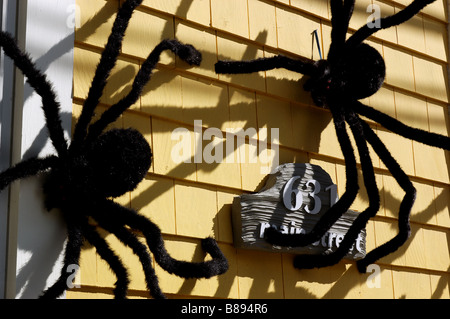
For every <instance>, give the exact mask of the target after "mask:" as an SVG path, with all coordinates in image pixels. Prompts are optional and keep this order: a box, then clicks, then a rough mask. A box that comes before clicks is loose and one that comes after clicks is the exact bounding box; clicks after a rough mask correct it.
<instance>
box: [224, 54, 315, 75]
mask: <svg viewBox="0 0 450 319" xmlns="http://www.w3.org/2000/svg"><path fill="white" fill-rule="evenodd" d="M278 68H284V69H287V70H290V71H294V72H297V73H301V74H305V75H309V76H311V75H313V74H314V71H315V70H316V67H315V66H314V63H313V62H311V61H308V60H304V61H302V60H294V59H291V58H288V57H286V56H283V55H276V56H273V57H270V58H259V59H255V60H250V61H218V62H217V63H216V64H215V71H216V73H218V74H244V73H253V72H259V71H269V70H273V69H278Z"/></svg>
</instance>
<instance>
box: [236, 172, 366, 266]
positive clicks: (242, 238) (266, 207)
mask: <svg viewBox="0 0 450 319" xmlns="http://www.w3.org/2000/svg"><path fill="white" fill-rule="evenodd" d="M337 200H338V194H337V186H336V185H335V184H333V182H332V180H331V177H330V175H328V173H327V172H325V171H324V170H323V169H322V168H321V167H320V166H317V165H313V164H284V165H280V166H278V167H277V170H276V172H275V173H274V174H271V175H269V177H268V179H267V182H266V184H265V186H264V187H263V189H261V190H260V191H259V192H258V193H255V194H243V195H241V196H239V197H236V198H235V199H234V202H233V213H232V218H233V232H234V243H235V246H236V247H239V248H246V249H256V250H265V251H271V252H289V253H301V254H327V253H330V252H333V251H334V250H336V249H337V248H338V247H339V244H340V243H341V242H342V240H343V239H344V236H345V234H346V233H347V230H348V229H349V228H350V226H351V225H352V224H353V221H354V220H355V219H356V217H357V216H358V213H356V212H354V211H351V210H349V211H347V212H346V213H345V214H344V215H342V217H341V218H339V219H338V220H337V221H336V223H335V224H334V225H333V226H332V227H331V228H330V229H329V230H328V232H327V233H325V235H324V236H323V237H322V238H321V240H319V241H317V242H315V243H313V244H311V245H309V246H305V247H280V246H274V245H271V244H269V243H268V242H267V241H266V240H265V239H264V232H265V230H266V229H268V228H270V227H275V228H276V229H278V230H279V231H281V232H282V233H284V234H301V233H307V232H309V231H311V229H312V228H313V227H314V225H315V224H316V223H317V222H318V221H319V220H320V218H321V217H322V215H323V214H324V213H325V212H326V211H327V210H328V209H329V208H330V207H331V206H333V205H334V204H335V203H336V202H337ZM365 255H366V231H365V229H364V230H362V231H361V232H360V234H359V236H358V238H357V239H356V241H355V243H354V244H353V246H352V248H351V249H350V250H349V252H348V254H347V256H346V258H348V259H359V258H363V257H364V256H365Z"/></svg>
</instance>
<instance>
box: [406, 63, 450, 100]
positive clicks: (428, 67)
mask: <svg viewBox="0 0 450 319" xmlns="http://www.w3.org/2000/svg"><path fill="white" fill-rule="evenodd" d="M413 61H414V74H415V77H414V78H415V81H416V92H417V93H420V94H423V95H426V96H429V97H432V98H433V99H437V100H439V101H443V102H448V84H447V66H446V65H443V64H440V63H437V62H434V61H430V60H427V59H424V58H421V57H417V56H414V57H413Z"/></svg>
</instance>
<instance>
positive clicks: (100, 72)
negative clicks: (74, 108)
mask: <svg viewBox="0 0 450 319" xmlns="http://www.w3.org/2000/svg"><path fill="white" fill-rule="evenodd" d="M141 3H142V0H127V1H125V3H124V4H123V5H122V6H121V7H120V9H119V10H118V12H117V15H116V19H115V20H114V24H113V27H112V30H111V34H110V35H109V38H108V42H107V43H106V46H105V49H104V50H103V52H102V55H101V57H100V62H99V64H98V65H97V69H96V70H95V75H94V79H93V80H92V84H91V87H90V89H89V92H88V96H87V98H86V100H85V102H84V105H83V110H82V111H81V115H80V118H79V119H78V122H77V124H76V126H75V130H74V134H73V138H72V144H71V149H72V148H73V149H75V148H77V147H79V146H80V144H81V143H82V142H83V140H84V138H85V137H86V132H87V127H88V125H89V122H90V121H91V119H92V116H93V115H94V110H95V108H96V106H97V105H98V103H99V101H100V97H101V96H102V94H103V89H104V88H105V86H106V81H107V79H108V77H109V75H110V73H111V70H112V69H113V68H114V66H115V65H116V61H117V57H118V56H119V54H120V49H121V47H122V40H123V37H124V35H125V30H126V29H127V27H128V23H129V21H130V19H131V16H132V14H133V11H134V9H136V8H137V7H138V6H139V5H140V4H141Z"/></svg>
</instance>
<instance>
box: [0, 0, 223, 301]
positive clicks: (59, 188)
mask: <svg viewBox="0 0 450 319" xmlns="http://www.w3.org/2000/svg"><path fill="white" fill-rule="evenodd" d="M141 2H142V0H127V1H125V2H124V4H123V5H122V6H121V8H120V9H119V11H118V12H117V16H116V19H115V21H114V24H113V28H112V31H111V34H110V36H109V38H108V42H107V44H106V46H105V49H104V51H103V53H102V55H101V58H100V62H99V64H98V66H97V69H96V72H95V76H94V79H93V81H92V85H91V87H90V89H89V93H88V96H87V98H86V101H85V103H84V105H83V110H82V113H81V116H80V118H79V120H78V122H77V124H76V127H75V131H74V135H73V138H72V141H71V144H70V146H68V143H67V141H66V139H65V138H64V133H63V129H62V126H61V121H60V117H59V116H60V114H59V108H60V107H59V103H58V102H57V101H56V95H55V93H54V92H53V90H52V87H51V84H50V83H49V82H48V80H47V78H46V76H45V75H44V74H42V73H41V72H40V71H38V70H37V69H36V67H35V65H34V63H33V62H32V61H31V59H30V58H29V56H28V55H27V54H25V53H23V52H22V51H21V50H20V49H19V48H18V47H17V44H16V43H15V41H14V40H13V39H12V38H11V36H10V35H8V34H7V33H4V32H2V33H0V46H1V47H3V49H4V51H5V54H6V55H7V56H9V57H10V58H11V59H12V60H13V61H14V63H15V64H16V66H17V67H18V68H19V69H20V70H21V71H22V72H23V73H24V75H25V76H26V77H27V78H28V82H29V83H30V85H31V86H32V87H33V88H34V89H35V90H36V92H37V93H38V94H39V96H40V97H41V98H42V104H43V106H42V108H43V111H44V114H45V117H46V123H47V127H48V131H49V135H50V139H51V141H52V143H53V146H54V147H55V149H56V152H57V155H52V156H48V157H45V158H31V159H28V160H25V161H22V162H20V163H18V164H17V165H15V166H13V167H11V168H9V169H7V170H6V171H4V172H3V173H1V174H0V191H1V190H3V189H4V188H5V187H6V186H8V185H9V184H10V183H11V182H13V181H14V180H17V179H21V178H26V177H29V176H32V175H36V174H38V173H40V172H44V171H48V174H47V177H46V180H45V182H44V187H43V189H44V193H45V196H46V202H45V204H46V208H47V209H51V208H59V209H60V210H61V212H62V214H63V217H64V219H65V221H66V223H67V229H68V239H67V243H66V248H65V255H64V265H63V268H62V270H61V276H60V277H59V279H58V280H57V281H56V283H55V284H54V285H53V286H51V287H50V288H48V289H47V290H46V291H44V293H43V295H42V296H41V297H46V298H56V297H58V296H60V295H61V294H62V293H63V292H64V291H65V290H66V289H67V286H66V283H67V280H68V278H69V275H70V271H67V270H68V269H67V268H68V266H70V265H71V264H75V265H78V264H79V258H80V252H81V247H82V245H83V241H84V239H86V240H87V241H88V242H89V243H91V244H92V245H93V246H94V247H95V248H96V250H97V253H98V254H99V255H100V257H101V258H103V259H104V260H105V261H106V262H107V263H108V264H109V266H110V267H111V269H112V270H113V272H114V273H115V275H116V277H117V282H116V284H115V289H114V296H115V297H116V298H124V297H126V294H127V289H128V284H129V278H128V274H127V270H126V268H125V267H124V266H123V264H122V262H121V260H120V259H119V257H118V256H117V255H116V254H115V253H114V252H113V250H112V249H111V248H110V247H109V245H108V243H107V242H106V241H105V240H104V239H103V238H102V237H101V236H100V235H99V234H98V232H97V231H96V229H95V226H93V225H91V224H89V222H88V219H89V218H90V217H92V218H93V219H94V220H95V221H96V222H97V223H98V225H99V226H100V227H102V228H104V229H105V230H107V231H109V232H110V233H112V234H114V235H115V236H116V237H117V238H118V239H119V240H120V241H121V242H122V243H123V244H125V245H126V246H128V247H130V248H131V249H132V250H133V252H134V253H135V254H136V255H137V256H138V257H139V260H140V262H141V263H142V267H143V270H144V273H145V280H146V284H147V287H148V289H149V291H150V293H151V295H152V296H153V297H154V298H164V297H165V296H164V294H163V293H162V291H161V289H160V287H159V284H158V278H157V277H156V274H155V271H154V269H153V267H152V261H151V257H150V254H149V252H148V249H147V247H146V246H145V245H144V244H142V243H141V242H140V241H139V240H138V239H137V237H136V236H135V235H134V234H133V233H132V232H131V231H130V229H129V228H131V229H135V230H139V231H141V232H142V233H143V235H144V236H145V239H146V241H147V245H148V248H149V249H150V251H151V252H152V253H153V255H154V257H155V260H156V262H157V263H158V264H159V265H160V266H161V267H162V268H163V269H164V270H166V271H167V272H169V273H172V274H175V275H177V276H180V277H183V278H209V277H211V276H216V275H220V274H222V273H224V272H226V271H227V269H228V262H227V260H226V258H225V256H224V255H223V254H222V252H221V250H220V249H219V247H218V245H217V243H216V241H215V240H214V239H212V238H206V239H203V240H202V247H203V249H204V250H205V251H206V252H207V253H209V254H210V255H211V257H212V259H211V260H209V261H205V262H199V263H191V262H186V261H178V260H175V259H173V258H172V257H171V256H170V255H169V254H168V252H167V251H166V249H165V247H164V241H163V238H162V236H161V231H160V229H159V228H158V226H157V225H155V224H154V223H153V222H151V221H150V220H149V219H147V218H146V217H144V216H143V215H140V214H138V213H137V212H135V211H133V210H131V209H128V208H125V207H123V206H121V205H118V204H116V203H114V202H113V201H112V200H110V199H108V197H117V196H120V195H122V194H124V193H125V192H128V191H131V190H133V189H134V188H135V187H136V186H137V185H138V184H139V183H140V182H141V180H142V179H143V178H144V177H145V175H146V174H147V171H148V169H149V168H150V164H151V159H152V152H151V149H150V146H149V145H148V143H147V141H146V140H145V139H144V137H143V136H142V135H141V134H140V133H139V132H138V131H136V130H134V129H112V130H110V131H107V132H105V133H103V130H104V129H105V128H106V127H107V125H108V124H109V123H111V122H113V121H115V120H116V119H117V118H118V117H119V116H120V115H121V114H122V113H123V112H124V111H125V110H126V109H127V108H128V107H129V106H130V105H132V104H133V103H134V102H136V101H137V99H138V98H139V96H140V94H141V92H142V89H143V87H144V86H145V84H146V83H147V82H148V81H149V80H150V77H151V72H152V70H153V68H154V67H155V66H156V64H157V63H158V61H159V57H160V55H161V53H162V52H163V51H164V50H170V51H172V52H173V53H175V54H176V55H177V56H178V57H180V58H181V59H183V60H184V61H186V62H187V63H189V64H191V65H199V64H200V61H201V54H200V53H199V52H198V51H197V50H195V48H194V47H192V46H191V45H184V44H181V43H180V42H178V41H176V40H164V41H162V42H161V43H160V44H159V45H158V46H157V47H156V48H155V49H154V50H153V51H152V52H151V53H150V55H149V56H148V58H147V59H146V60H145V62H144V63H143V64H142V66H141V68H140V70H139V72H138V74H137V75H136V77H135V79H134V82H133V85H132V88H131V91H130V92H129V93H128V95H126V96H125V97H124V98H123V99H122V100H120V101H119V102H118V103H116V104H115V105H113V106H111V107H110V108H109V109H108V110H106V111H105V112H104V113H103V114H102V115H101V117H100V119H98V120H97V121H96V122H94V123H93V124H91V125H89V123H90V121H91V119H92V117H93V115H94V110H95V108H96V106H97V105H98V103H99V99H100V97H101V96H102V92H103V89H104V88H105V85H106V83H107V79H108V76H109V74H110V72H111V70H112V68H113V67H114V65H115V64H116V61H117V57H118V55H119V53H120V49H121V43H122V40H123V37H124V34H125V30H126V28H127V26H128V22H129V20H130V18H131V16H132V14H133V11H134V9H135V8H136V7H137V6H139V5H140V4H141ZM126 226H129V228H127V227H126Z"/></svg>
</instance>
